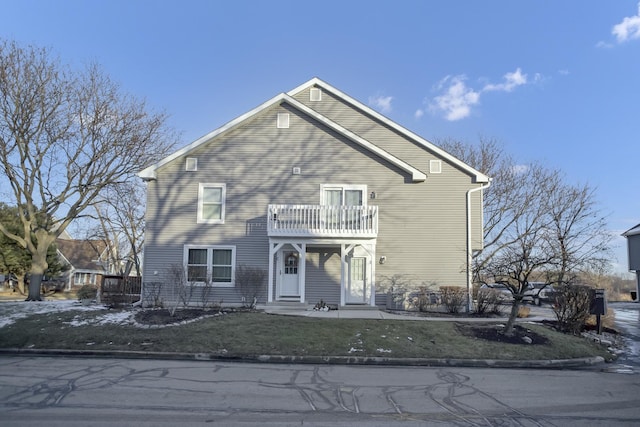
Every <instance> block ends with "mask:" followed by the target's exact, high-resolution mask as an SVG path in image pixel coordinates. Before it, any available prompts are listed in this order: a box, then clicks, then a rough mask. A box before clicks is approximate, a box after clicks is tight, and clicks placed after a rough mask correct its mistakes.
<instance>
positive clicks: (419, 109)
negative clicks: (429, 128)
mask: <svg viewBox="0 0 640 427" xmlns="http://www.w3.org/2000/svg"><path fill="white" fill-rule="evenodd" d="M422 116H424V110H423V109H422V108H418V109H417V110H416V112H415V113H414V117H415V118H416V119H419V118H421V117H422Z"/></svg>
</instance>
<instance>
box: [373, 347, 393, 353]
mask: <svg viewBox="0 0 640 427" xmlns="http://www.w3.org/2000/svg"><path fill="white" fill-rule="evenodd" d="M376 351H377V352H378V353H391V350H386V349H384V348H378V349H376Z"/></svg>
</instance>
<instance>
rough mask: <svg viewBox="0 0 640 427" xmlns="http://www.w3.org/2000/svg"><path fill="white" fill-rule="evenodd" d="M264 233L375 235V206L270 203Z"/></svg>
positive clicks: (288, 235) (273, 234)
mask: <svg viewBox="0 0 640 427" xmlns="http://www.w3.org/2000/svg"><path fill="white" fill-rule="evenodd" d="M267 233H268V235H269V236H272V237H275V236H280V237H349V238H374V237H376V236H377V235H378V207H377V206H322V205H269V207H268V211H267Z"/></svg>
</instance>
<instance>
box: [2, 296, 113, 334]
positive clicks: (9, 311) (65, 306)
mask: <svg viewBox="0 0 640 427" xmlns="http://www.w3.org/2000/svg"><path fill="white" fill-rule="evenodd" d="M71 310H77V311H98V310H106V307H104V306H102V305H99V304H95V305H88V306H85V305H82V304H81V303H80V302H79V301H74V300H56V301H19V302H15V301H12V302H0V328H2V327H5V326H7V325H11V324H12V323H15V321H16V320H18V319H24V318H25V317H29V316H32V315H36V314H48V313H61V312H64V311H71Z"/></svg>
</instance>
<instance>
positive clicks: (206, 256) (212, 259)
mask: <svg viewBox="0 0 640 427" xmlns="http://www.w3.org/2000/svg"><path fill="white" fill-rule="evenodd" d="M235 264H236V248H235V246H196V245H186V246H185V249H184V265H185V267H186V272H185V273H186V276H187V281H189V282H191V283H202V284H204V283H210V284H211V285H212V286H227V287H231V286H235Z"/></svg>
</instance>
